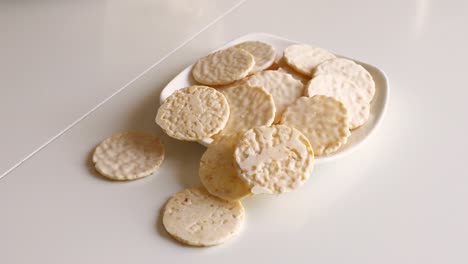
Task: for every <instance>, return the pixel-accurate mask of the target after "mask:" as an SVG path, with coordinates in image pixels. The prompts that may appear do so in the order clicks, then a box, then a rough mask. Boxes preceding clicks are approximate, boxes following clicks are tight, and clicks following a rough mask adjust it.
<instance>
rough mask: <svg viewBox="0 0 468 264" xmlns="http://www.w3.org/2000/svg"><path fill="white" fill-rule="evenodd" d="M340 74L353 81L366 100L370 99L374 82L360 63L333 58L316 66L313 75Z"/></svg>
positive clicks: (373, 90) (373, 91)
mask: <svg viewBox="0 0 468 264" xmlns="http://www.w3.org/2000/svg"><path fill="white" fill-rule="evenodd" d="M335 73H338V74H341V75H344V76H345V77H346V78H348V79H349V80H350V81H352V82H354V83H355V84H356V85H357V87H358V88H359V89H362V90H363V94H364V96H365V97H366V99H367V100H368V102H370V101H372V98H373V97H374V94H375V82H374V79H373V78H372V75H371V74H370V73H369V72H368V71H367V70H366V69H365V68H364V67H362V66H361V65H359V64H357V63H355V62H354V61H352V60H348V59H343V58H335V59H331V60H327V61H325V62H323V63H321V64H320V65H319V66H317V69H316V70H315V73H314V76H318V75H320V74H335Z"/></svg>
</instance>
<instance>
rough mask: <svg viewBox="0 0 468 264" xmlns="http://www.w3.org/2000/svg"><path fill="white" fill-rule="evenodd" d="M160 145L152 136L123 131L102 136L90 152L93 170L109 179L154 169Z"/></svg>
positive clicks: (161, 149)
mask: <svg viewBox="0 0 468 264" xmlns="http://www.w3.org/2000/svg"><path fill="white" fill-rule="evenodd" d="M164 152H165V151H164V146H163V145H162V144H161V142H160V141H159V138H157V137H156V136H153V135H150V134H147V133H144V132H137V131H135V132H125V133H120V134H117V135H113V136H111V137H109V138H106V139H105V140H104V141H102V142H101V144H99V145H98V146H97V147H96V149H95V150H94V153H93V163H94V166H95V168H96V170H97V171H98V172H99V173H100V174H101V175H102V176H104V177H107V178H109V179H112V180H119V181H123V180H136V179H140V178H143V177H146V176H148V175H151V174H152V173H154V172H155V171H157V170H158V168H159V166H161V163H162V162H163V160H164Z"/></svg>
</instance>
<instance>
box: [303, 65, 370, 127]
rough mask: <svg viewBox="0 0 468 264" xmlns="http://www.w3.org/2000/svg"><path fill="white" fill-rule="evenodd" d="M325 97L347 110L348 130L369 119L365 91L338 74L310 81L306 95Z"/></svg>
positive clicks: (318, 77)
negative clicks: (331, 98)
mask: <svg viewBox="0 0 468 264" xmlns="http://www.w3.org/2000/svg"><path fill="white" fill-rule="evenodd" d="M317 94H320V95H326V96H331V97H333V98H335V99H336V100H338V101H340V102H342V103H343V104H344V106H345V107H346V109H347V110H348V122H349V128H350V129H355V128H357V127H360V126H362V125H363V124H364V123H365V122H366V121H367V119H369V114H370V105H369V102H368V100H367V99H368V98H367V97H366V96H367V94H366V93H365V90H363V89H359V88H358V87H357V86H356V84H354V83H353V82H352V81H350V80H349V79H348V78H346V77H345V76H343V75H340V74H333V75H332V74H321V75H317V76H315V77H314V78H313V79H312V80H310V82H309V84H308V85H307V88H306V95H307V96H309V97H312V96H314V95H317Z"/></svg>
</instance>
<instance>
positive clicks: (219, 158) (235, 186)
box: [199, 133, 250, 201]
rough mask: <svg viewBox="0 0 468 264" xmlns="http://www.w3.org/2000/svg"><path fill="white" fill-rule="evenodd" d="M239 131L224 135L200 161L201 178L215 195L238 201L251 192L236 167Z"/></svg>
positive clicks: (208, 189)
mask: <svg viewBox="0 0 468 264" xmlns="http://www.w3.org/2000/svg"><path fill="white" fill-rule="evenodd" d="M238 141H239V133H235V134H230V135H227V136H223V137H221V138H219V139H217V140H216V141H214V142H213V143H212V144H210V145H209V146H208V148H207V149H206V151H205V153H203V156H202V157H201V161H200V170H199V175H200V180H201V182H202V184H203V186H205V188H206V190H207V191H208V192H209V193H211V194H212V195H214V196H217V197H219V198H221V199H224V200H228V201H237V200H240V199H242V198H244V197H246V196H248V195H249V194H250V188H249V187H248V186H247V185H246V184H245V183H244V181H242V179H241V178H239V176H238V174H237V170H236V168H235V167H234V149H235V147H236V144H237V142H238Z"/></svg>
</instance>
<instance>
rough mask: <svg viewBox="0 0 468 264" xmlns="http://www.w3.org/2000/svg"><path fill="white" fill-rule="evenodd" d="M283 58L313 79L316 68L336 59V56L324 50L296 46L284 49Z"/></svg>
mask: <svg viewBox="0 0 468 264" xmlns="http://www.w3.org/2000/svg"><path fill="white" fill-rule="evenodd" d="M283 58H284V60H285V62H286V63H287V64H288V65H289V66H291V67H292V68H293V69H294V70H296V71H298V72H299V73H302V74H304V75H306V76H308V77H312V74H313V72H314V70H315V67H317V66H318V65H319V64H320V63H322V62H324V61H326V60H329V59H333V58H336V56H335V55H334V54H333V53H331V52H329V51H327V50H325V49H322V48H318V47H313V46H310V45H306V44H294V45H291V46H288V47H287V48H286V49H284V56H283Z"/></svg>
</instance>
